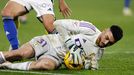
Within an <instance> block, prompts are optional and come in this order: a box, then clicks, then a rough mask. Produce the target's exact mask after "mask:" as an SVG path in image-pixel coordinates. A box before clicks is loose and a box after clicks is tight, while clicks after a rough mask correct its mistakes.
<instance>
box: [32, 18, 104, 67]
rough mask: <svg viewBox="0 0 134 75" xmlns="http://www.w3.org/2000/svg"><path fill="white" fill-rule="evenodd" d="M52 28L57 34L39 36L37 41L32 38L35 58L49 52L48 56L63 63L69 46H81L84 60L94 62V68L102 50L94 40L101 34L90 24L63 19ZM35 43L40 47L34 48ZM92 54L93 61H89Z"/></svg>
mask: <svg viewBox="0 0 134 75" xmlns="http://www.w3.org/2000/svg"><path fill="white" fill-rule="evenodd" d="M54 26H55V28H56V29H57V30H58V32H59V34H51V35H44V36H39V37H36V38H37V40H36V38H34V41H35V42H31V44H32V45H33V47H34V49H35V50H36V51H35V52H36V56H39V55H40V54H42V53H45V52H47V51H49V53H48V54H49V55H51V56H54V57H56V58H58V59H60V61H61V62H63V58H64V56H65V55H66V53H67V52H68V51H69V49H70V47H71V45H73V44H76V45H81V47H82V48H83V50H84V51H85V53H86V60H95V61H93V62H94V65H93V66H96V64H97V60H98V59H100V57H101V55H102V49H101V48H100V47H98V46H97V45H96V39H97V37H98V36H99V35H100V33H101V32H100V31H99V30H98V29H97V28H96V27H95V26H94V25H93V24H92V23H89V22H86V21H78V20H71V19H64V20H57V21H55V22H54ZM46 42H47V43H46ZM66 42H68V43H66ZM36 43H37V44H40V46H38V47H36ZM45 45H46V46H45ZM53 53H56V54H53ZM92 54H94V57H92V58H93V59H91V55H92Z"/></svg>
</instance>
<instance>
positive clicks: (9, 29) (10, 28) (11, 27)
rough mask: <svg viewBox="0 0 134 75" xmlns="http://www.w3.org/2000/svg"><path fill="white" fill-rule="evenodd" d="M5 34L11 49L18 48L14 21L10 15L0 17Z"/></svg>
mask: <svg viewBox="0 0 134 75" xmlns="http://www.w3.org/2000/svg"><path fill="white" fill-rule="evenodd" d="M2 19H3V23H4V30H5V33H6V36H7V38H8V40H9V42H10V44H11V47H12V49H13V50H15V49H18V46H19V42H18V37H17V30H16V26H15V23H14V21H13V19H12V18H11V17H2Z"/></svg>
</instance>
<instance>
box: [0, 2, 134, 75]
mask: <svg viewBox="0 0 134 75" xmlns="http://www.w3.org/2000/svg"><path fill="white" fill-rule="evenodd" d="M66 1H67V3H68V4H69V6H70V8H71V9H72V15H71V17H69V18H72V19H80V20H86V21H90V22H92V23H93V24H94V25H96V26H97V27H98V28H99V29H101V30H102V29H104V28H105V27H109V26H110V25H112V24H119V25H120V26H121V27H122V28H123V30H124V37H123V39H122V40H121V41H119V42H118V43H117V44H115V45H113V46H111V47H108V48H107V49H106V50H105V53H104V56H103V58H102V60H100V62H99V65H100V69H99V70H97V71H90V70H79V71H76V70H66V69H65V67H62V68H60V69H59V70H55V71H16V70H0V75H18V74H19V75H26V74H28V75H41V74H44V75H73V74H74V75H75V74H77V75H134V59H133V58H134V5H133V4H134V1H133V0H132V3H131V9H132V11H133V16H123V13H122V10H123V6H124V2H123V1H124V0H66ZM0 3H1V4H0V11H1V9H2V8H3V7H4V5H5V3H6V0H0ZM57 4H58V1H57V0H55V7H54V8H55V14H56V18H57V19H61V18H63V17H62V16H61V15H60V13H59V10H58V5H57ZM35 15H36V13H35V12H34V11H32V12H31V13H29V14H28V15H27V16H28V20H27V21H28V22H27V24H25V25H23V24H22V25H21V27H20V28H19V36H18V37H19V40H20V43H21V44H23V43H25V42H27V41H29V40H30V39H31V38H32V37H34V36H38V35H42V34H44V33H45V31H44V28H43V25H42V24H41V23H40V22H39V21H38V20H37V19H36V16H35ZM8 47H9V43H8V41H7V39H6V36H5V34H4V30H3V24H2V20H1V17H0V50H8Z"/></svg>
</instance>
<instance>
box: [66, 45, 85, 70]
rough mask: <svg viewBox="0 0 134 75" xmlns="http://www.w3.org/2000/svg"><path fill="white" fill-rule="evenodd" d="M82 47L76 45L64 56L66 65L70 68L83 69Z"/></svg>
mask: <svg viewBox="0 0 134 75" xmlns="http://www.w3.org/2000/svg"><path fill="white" fill-rule="evenodd" d="M81 53H82V52H81V49H80V48H78V47H77V46H76V45H74V46H73V47H72V48H71V50H70V51H69V52H68V53H67V54H66V56H65V58H64V63H65V66H66V67H67V68H69V69H82V68H83V63H84V62H83V61H84V56H83V55H81Z"/></svg>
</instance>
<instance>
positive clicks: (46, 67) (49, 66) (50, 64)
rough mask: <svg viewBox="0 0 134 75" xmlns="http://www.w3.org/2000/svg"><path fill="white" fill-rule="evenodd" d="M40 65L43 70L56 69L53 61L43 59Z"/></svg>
mask: <svg viewBox="0 0 134 75" xmlns="http://www.w3.org/2000/svg"><path fill="white" fill-rule="evenodd" d="M38 66H39V68H40V69H42V70H54V69H55V66H56V65H55V63H54V62H52V61H46V60H45V61H44V60H41V61H40V62H38Z"/></svg>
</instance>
